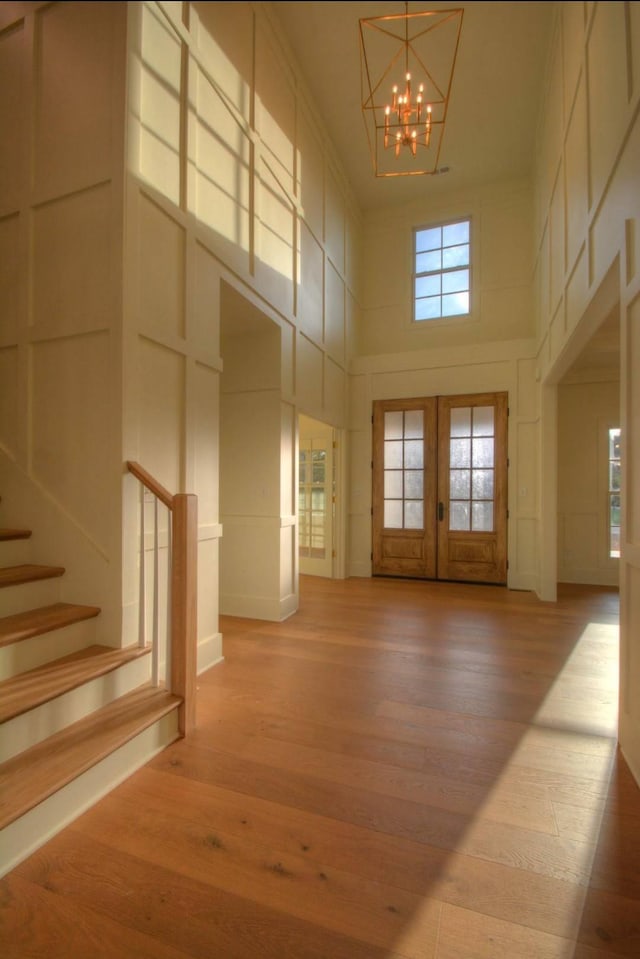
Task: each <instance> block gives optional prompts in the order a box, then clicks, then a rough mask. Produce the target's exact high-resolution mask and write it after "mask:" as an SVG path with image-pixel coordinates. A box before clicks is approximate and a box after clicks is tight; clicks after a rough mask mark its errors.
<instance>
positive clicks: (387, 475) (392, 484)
mask: <svg viewBox="0 0 640 959" xmlns="http://www.w3.org/2000/svg"><path fill="white" fill-rule="evenodd" d="M384 497H385V499H402V470H385V471H384Z"/></svg>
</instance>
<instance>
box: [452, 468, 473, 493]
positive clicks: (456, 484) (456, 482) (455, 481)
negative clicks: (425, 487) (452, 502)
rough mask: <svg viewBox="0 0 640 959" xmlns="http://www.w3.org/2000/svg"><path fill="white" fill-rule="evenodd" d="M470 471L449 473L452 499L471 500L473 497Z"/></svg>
mask: <svg viewBox="0 0 640 959" xmlns="http://www.w3.org/2000/svg"><path fill="white" fill-rule="evenodd" d="M470 478H471V473H470V471H469V470H450V471H449V495H450V497H451V499H469V497H470V495H471V486H470V482H469V480H470Z"/></svg>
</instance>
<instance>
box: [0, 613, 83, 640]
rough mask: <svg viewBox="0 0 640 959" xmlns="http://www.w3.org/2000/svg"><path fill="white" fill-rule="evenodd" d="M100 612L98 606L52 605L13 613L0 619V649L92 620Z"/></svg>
mask: <svg viewBox="0 0 640 959" xmlns="http://www.w3.org/2000/svg"><path fill="white" fill-rule="evenodd" d="M99 612H100V607H99V606H79V605H76V604H74V603H53V604H52V605H51V606H40V607H39V608H37V609H28V610H26V611H25V612H23V613H14V614H13V615H12V616H4V617H2V618H1V619H0V647H1V646H9V645H10V644H11V643H19V642H20V641H21V640H23V639H30V638H31V637H32V636H41V635H42V634H43V633H48V632H51V631H52V630H54V629H62V628H63V627H64V626H70V625H71V624H72V623H80V622H82V621H83V620H86V619H92V618H93V617H94V616H97V615H98V614H99Z"/></svg>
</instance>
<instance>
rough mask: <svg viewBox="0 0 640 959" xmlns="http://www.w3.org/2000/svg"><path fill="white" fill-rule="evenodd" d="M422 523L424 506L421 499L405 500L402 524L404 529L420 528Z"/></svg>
mask: <svg viewBox="0 0 640 959" xmlns="http://www.w3.org/2000/svg"><path fill="white" fill-rule="evenodd" d="M423 525H424V508H423V503H422V500H413V499H409V500H405V504H404V526H405V529H422V528H423Z"/></svg>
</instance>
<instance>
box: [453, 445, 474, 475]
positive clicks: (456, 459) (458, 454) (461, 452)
mask: <svg viewBox="0 0 640 959" xmlns="http://www.w3.org/2000/svg"><path fill="white" fill-rule="evenodd" d="M449 463H450V465H451V466H452V467H453V469H463V468H465V467H466V468H468V467H469V466H471V440H454V439H452V440H451V442H450V448H449Z"/></svg>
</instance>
